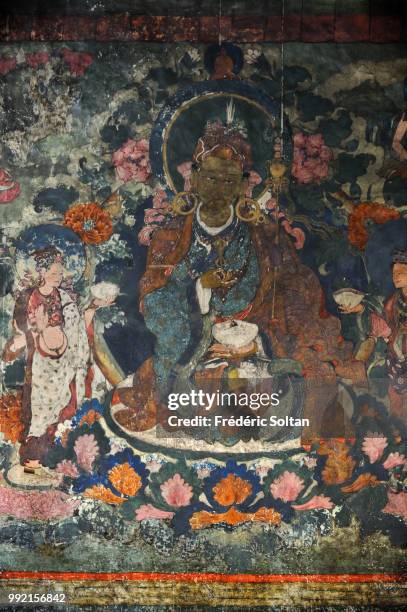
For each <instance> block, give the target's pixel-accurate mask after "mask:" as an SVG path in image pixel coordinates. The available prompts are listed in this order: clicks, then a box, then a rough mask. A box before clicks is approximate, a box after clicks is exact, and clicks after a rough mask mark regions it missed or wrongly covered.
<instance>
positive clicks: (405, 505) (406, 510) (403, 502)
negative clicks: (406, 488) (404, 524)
mask: <svg viewBox="0 0 407 612" xmlns="http://www.w3.org/2000/svg"><path fill="white" fill-rule="evenodd" d="M387 495H388V502H387V505H386V506H385V507H384V508H383V510H382V512H386V513H387V514H395V515H396V516H401V517H403V518H404V520H406V521H407V493H393V492H392V491H389V492H388V494H387Z"/></svg>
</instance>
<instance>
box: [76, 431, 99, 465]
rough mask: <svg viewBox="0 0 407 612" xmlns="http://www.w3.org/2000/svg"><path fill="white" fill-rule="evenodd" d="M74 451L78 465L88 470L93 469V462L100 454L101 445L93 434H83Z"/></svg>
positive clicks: (78, 439)
mask: <svg viewBox="0 0 407 612" xmlns="http://www.w3.org/2000/svg"><path fill="white" fill-rule="evenodd" d="M74 451H75V454H76V458H77V461H78V465H79V466H80V467H81V468H83V469H84V470H86V471H87V472H91V471H92V467H93V463H94V461H95V459H96V457H97V455H98V454H99V446H98V443H97V442H96V438H95V436H94V435H93V434H83V435H82V436H79V438H77V440H76V442H75V445H74Z"/></svg>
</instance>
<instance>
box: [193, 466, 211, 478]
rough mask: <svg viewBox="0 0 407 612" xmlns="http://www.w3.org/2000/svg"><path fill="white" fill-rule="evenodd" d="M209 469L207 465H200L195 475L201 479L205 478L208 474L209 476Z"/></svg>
mask: <svg viewBox="0 0 407 612" xmlns="http://www.w3.org/2000/svg"><path fill="white" fill-rule="evenodd" d="M211 471H212V470H211V468H209V467H201V468H198V469H197V471H196V475H197V476H198V478H199V479H200V480H203V479H204V478H207V477H208V476H210V473H211Z"/></svg>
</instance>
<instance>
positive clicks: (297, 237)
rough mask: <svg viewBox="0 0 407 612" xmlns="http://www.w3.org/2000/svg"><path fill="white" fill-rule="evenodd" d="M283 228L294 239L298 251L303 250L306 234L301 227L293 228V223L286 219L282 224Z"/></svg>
mask: <svg viewBox="0 0 407 612" xmlns="http://www.w3.org/2000/svg"><path fill="white" fill-rule="evenodd" d="M281 225H282V227H283V228H284V230H285V232H286V233H287V234H289V235H290V236H293V238H294V246H295V248H296V249H302V247H303V246H304V242H305V234H304V232H303V231H302V229H301V228H299V227H291V223H290V222H289V221H287V219H285V220H284V221H283V222H282V224H281Z"/></svg>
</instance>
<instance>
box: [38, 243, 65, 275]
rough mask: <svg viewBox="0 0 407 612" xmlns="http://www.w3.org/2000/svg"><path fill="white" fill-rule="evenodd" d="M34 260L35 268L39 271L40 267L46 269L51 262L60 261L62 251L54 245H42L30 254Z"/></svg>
mask: <svg viewBox="0 0 407 612" xmlns="http://www.w3.org/2000/svg"><path fill="white" fill-rule="evenodd" d="M31 255H32V257H33V258H34V261H35V269H36V270H37V272H39V271H40V270H41V269H42V268H45V269H46V270H48V269H49V268H50V267H51V266H52V264H53V263H55V262H60V263H62V259H63V258H62V253H61V252H60V251H58V249H57V248H56V247H54V246H52V245H51V246H48V247H44V248H43V249H39V250H38V251H34V253H32V254H31Z"/></svg>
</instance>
